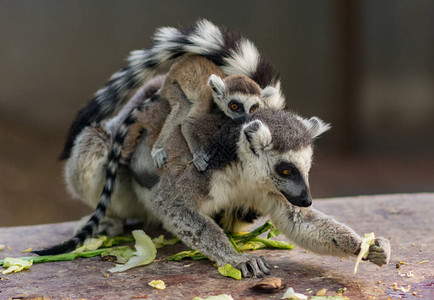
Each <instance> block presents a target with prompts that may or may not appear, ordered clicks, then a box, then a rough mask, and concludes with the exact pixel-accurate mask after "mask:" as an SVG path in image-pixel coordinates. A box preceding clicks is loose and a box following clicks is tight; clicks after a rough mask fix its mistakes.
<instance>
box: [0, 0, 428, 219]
mask: <svg viewBox="0 0 434 300" xmlns="http://www.w3.org/2000/svg"><path fill="white" fill-rule="evenodd" d="M198 18H207V19H209V20H211V21H212V22H214V23H216V24H218V25H227V26H229V27H231V28H234V29H237V30H238V31H240V32H242V33H243V35H244V36H246V37H248V38H249V39H250V40H252V41H253V42H254V43H255V44H256V46H257V47H258V48H259V50H260V52H261V53H263V54H264V55H265V56H266V57H267V58H268V59H269V60H270V61H271V62H272V63H273V64H274V65H275V67H276V68H277V69H278V70H279V71H280V72H281V76H282V86H283V91H284V93H285V95H286V98H287V101H288V104H289V106H290V107H291V108H292V109H293V110H295V111H296V112H298V113H300V114H302V115H304V116H306V117H308V116H313V115H316V116H319V117H320V118H322V119H324V120H326V121H328V122H331V123H332V126H333V129H332V130H331V131H330V132H328V133H326V134H324V135H323V136H322V137H321V138H320V139H319V141H318V143H317V147H316V152H315V164H314V166H313V169H312V172H311V189H312V194H313V196H314V197H315V198H324V197H338V196H352V195H361V194H384V193H413V192H434V133H433V128H434V1H430V0H426V1H417V0H414V1H404V0H401V1H395V0H393V1H392V0H385V1H375V0H367V1H354V0H340V1H322V0H318V1H288V0H282V1H273V0H268V1H253V0H249V1H226V0H221V1H213V2H211V1H199V0H188V1H186V0H184V1H182V2H181V1H174V0H173V1H132V0H129V1H115V0H103V1H102V0H101V1H85V0H81V1H55V0H52V1H48V0H39V1H31V0H28V1H13V0H10V1H9V0H2V1H0V43H1V44H0V226H13V225H29V224H39V223H49V222H59V221H67V220H75V219H78V218H79V217H81V216H83V215H85V214H87V213H89V212H90V211H91V210H90V209H88V208H87V207H85V206H84V205H82V204H81V203H80V202H78V201H74V200H72V199H71V197H70V196H69V195H68V194H67V192H66V189H65V185H64V183H63V178H62V172H63V171H62V168H63V163H62V162H59V161H58V160H57V157H58V155H59V154H60V152H61V150H62V147H63V143H64V139H65V136H66V132H67V130H68V128H69V125H70V124H71V122H72V120H73V119H74V117H75V114H76V113H77V111H78V110H79V109H80V108H81V107H82V106H83V105H84V104H85V103H86V102H87V101H88V100H90V99H91V98H92V96H93V93H94V92H95V91H96V90H97V89H99V88H100V87H102V86H103V85H104V84H105V83H106V81H107V79H108V78H109V77H110V75H111V74H112V73H113V72H115V71H116V70H118V69H119V68H121V67H122V66H124V64H125V58H126V57H127V55H128V53H129V52H130V51H131V50H134V49H138V48H143V47H148V46H149V45H150V37H151V35H152V34H153V32H154V30H155V28H156V27H161V26H187V25H189V24H192V23H193V22H195V21H196V20H197V19H198Z"/></svg>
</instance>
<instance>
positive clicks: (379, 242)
mask: <svg viewBox="0 0 434 300" xmlns="http://www.w3.org/2000/svg"><path fill="white" fill-rule="evenodd" d="M368 260H369V261H371V262H372V263H374V264H376V265H378V266H380V267H381V266H383V265H386V264H387V263H388V262H389V260H390V243H389V240H387V239H385V238H383V237H378V238H376V239H375V244H373V245H371V246H370V247H369V254H368Z"/></svg>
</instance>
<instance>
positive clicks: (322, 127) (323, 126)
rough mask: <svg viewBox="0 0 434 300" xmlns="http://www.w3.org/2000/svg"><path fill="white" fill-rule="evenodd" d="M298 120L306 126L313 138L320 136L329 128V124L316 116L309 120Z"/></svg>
mask: <svg viewBox="0 0 434 300" xmlns="http://www.w3.org/2000/svg"><path fill="white" fill-rule="evenodd" d="M300 121H302V122H303V124H304V126H306V127H307V130H308V131H309V134H310V136H311V137H312V138H313V139H314V138H316V137H318V136H320V135H321V134H323V133H324V132H326V131H327V130H329V129H330V128H331V126H330V124H328V123H325V122H324V121H323V120H321V119H320V118H318V117H312V118H310V119H309V120H308V119H304V118H300Z"/></svg>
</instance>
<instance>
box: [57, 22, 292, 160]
mask: <svg viewBox="0 0 434 300" xmlns="http://www.w3.org/2000/svg"><path fill="white" fill-rule="evenodd" d="M191 54H196V55H201V56H204V57H206V58H208V59H209V60H211V61H212V62H214V63H215V64H217V65H218V66H220V67H221V68H222V70H223V72H224V73H225V74H226V75H233V74H242V75H246V76H249V77H250V78H252V79H253V80H254V81H256V82H257V83H258V84H259V85H260V86H261V88H265V87H266V86H269V85H271V86H273V87H275V88H276V89H277V90H278V91H279V93H277V94H276V96H275V97H274V98H275V99H273V100H272V99H269V100H267V102H268V103H269V106H270V103H275V105H274V106H275V107H276V108H282V107H283V106H284V98H283V96H282V94H281V93H280V81H279V74H278V73H277V72H276V71H275V70H274V68H273V67H272V66H271V65H270V64H269V63H268V62H267V61H266V60H265V59H264V58H263V57H262V56H261V55H260V54H259V52H258V50H257V49H256V47H255V46H254V45H253V43H252V42H250V41H249V40H247V39H245V38H243V37H242V36H240V35H239V34H237V33H235V32H233V31H230V30H228V29H226V28H219V27H217V26H216V25H214V24H212V23H211V22H209V21H207V20H200V21H198V22H197V23H196V24H195V25H194V26H192V27H190V28H186V29H177V28H173V27H163V28H160V29H158V30H157V31H156V33H155V35H154V38H153V45H152V46H151V48H149V49H142V50H137V51H133V52H131V54H130V56H129V58H128V65H127V66H126V67H125V68H123V69H121V70H119V71H118V72H117V73H115V74H113V76H112V77H111V78H110V80H109V82H108V83H107V85H106V86H105V87H103V88H102V89H100V90H99V91H97V92H96V94H95V97H94V99H92V100H91V101H90V102H89V103H88V104H87V105H86V106H85V107H84V108H83V109H81V110H80V111H79V113H78V115H77V117H76V119H75V120H74V122H73V123H72V125H71V128H70V129H69V132H68V137H67V141H66V143H65V147H64V149H63V152H62V154H61V156H60V158H61V159H66V158H68V157H69V156H70V152H71V148H72V146H73V144H74V140H75V138H76V136H77V135H78V134H79V133H80V132H81V130H82V129H83V128H84V127H86V126H89V125H90V124H91V123H94V122H96V123H98V122H101V121H102V120H104V119H105V118H107V117H109V116H110V115H112V114H113V113H114V112H116V110H117V109H118V108H119V107H121V106H122V105H123V104H124V102H125V101H126V99H128V97H129V96H130V95H131V94H132V92H133V91H134V90H135V89H136V88H137V87H139V86H140V85H142V83H143V82H145V81H146V80H148V79H149V78H151V77H153V76H154V75H156V74H157V73H160V72H162V71H165V70H166V69H167V67H170V66H171V65H172V64H173V63H174V62H175V61H176V60H177V59H178V58H180V57H181V56H183V55H191Z"/></svg>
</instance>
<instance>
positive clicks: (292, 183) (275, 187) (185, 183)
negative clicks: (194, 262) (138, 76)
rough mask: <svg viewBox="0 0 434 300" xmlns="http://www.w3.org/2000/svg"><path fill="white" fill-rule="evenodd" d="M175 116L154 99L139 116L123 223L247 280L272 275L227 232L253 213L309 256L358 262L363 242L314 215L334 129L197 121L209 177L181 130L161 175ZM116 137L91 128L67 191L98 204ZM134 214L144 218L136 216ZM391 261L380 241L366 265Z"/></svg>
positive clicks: (284, 122) (289, 118) (120, 181)
mask: <svg viewBox="0 0 434 300" xmlns="http://www.w3.org/2000/svg"><path fill="white" fill-rule="evenodd" d="M169 111H170V105H169V104H168V103H167V101H166V100H165V99H154V101H150V102H148V103H147V104H146V107H145V109H144V110H143V112H142V115H141V118H142V120H143V123H142V126H143V128H144V133H143V135H142V137H141V139H140V142H139V144H138V145H137V148H136V151H135V152H134V154H133V157H132V158H131V164H130V170H131V173H127V172H124V173H123V174H120V176H118V178H117V182H116V186H117V188H116V190H117V191H116V192H115V194H114V195H113V202H112V204H113V206H112V207H111V208H112V211H114V210H115V212H116V213H117V214H118V216H122V215H123V216H124V217H125V216H137V215H138V214H142V218H144V217H143V216H144V215H146V220H148V221H150V222H156V223H162V224H163V226H164V227H165V228H166V229H168V230H169V231H171V232H172V233H174V234H175V235H176V236H178V237H179V238H180V239H181V240H182V241H183V242H184V243H185V244H186V245H187V246H189V247H192V248H194V249H197V250H199V251H201V252H202V253H204V254H205V255H207V256H208V257H209V258H210V259H212V260H214V261H216V262H217V264H218V265H224V264H226V263H230V264H232V265H233V266H235V267H237V268H239V269H240V270H241V271H242V273H243V275H244V276H246V277H249V276H252V275H255V276H262V275H263V274H267V273H269V271H270V270H269V267H268V266H267V264H266V263H265V261H264V259H263V258H260V257H257V256H255V255H253V254H239V253H236V252H235V250H234V249H233V247H232V245H231V244H230V243H229V241H228V240H227V237H226V235H225V234H224V231H223V229H224V230H226V231H233V230H237V229H239V226H240V225H242V224H243V223H244V222H245V221H247V220H248V219H249V218H250V216H252V215H265V216H269V217H270V219H271V220H272V222H273V223H274V224H275V226H276V227H277V228H278V229H279V230H281V231H282V232H283V233H284V234H285V235H286V236H287V237H288V239H290V240H292V241H293V242H295V243H296V244H298V245H300V246H302V247H304V248H307V249H309V250H311V251H314V252H317V253H320V254H329V255H337V256H348V255H356V253H357V252H358V251H359V247H360V242H361V238H360V237H359V236H358V235H357V234H356V233H355V232H354V231H353V230H351V229H350V228H348V227H347V226H345V225H343V224H341V223H339V222H337V221H335V220H334V219H332V218H330V217H328V216H326V215H324V214H322V213H320V212H318V211H316V210H315V209H313V208H310V207H308V206H309V205H310V203H311V199H310V193H309V184H308V172H309V169H310V165H311V157H312V141H313V139H314V138H316V137H317V136H318V135H320V134H321V133H322V132H324V131H325V130H327V129H328V126H327V125H326V124H324V123H323V122H322V121H320V120H319V119H317V118H311V119H309V120H306V119H303V118H301V117H299V116H297V115H295V114H293V113H291V112H285V111H276V110H270V109H260V110H258V111H257V112H255V113H253V114H252V115H251V116H250V119H249V120H247V122H246V123H244V124H237V123H234V122H233V120H231V119H229V118H227V117H225V116H222V114H220V115H218V114H217V115H204V116H202V117H201V118H200V119H198V120H197V122H198V123H199V124H200V125H201V130H199V131H198V134H199V139H200V140H201V141H202V143H203V144H204V145H206V146H207V149H214V151H211V156H210V160H209V168H208V170H207V171H205V172H199V171H198V170H197V169H196V168H195V167H194V166H193V165H188V162H189V161H190V160H191V159H192V155H191V153H190V150H189V148H188V145H187V144H186V142H185V139H184V138H183V135H182V134H181V131H180V128H179V127H177V129H176V130H175V131H174V132H173V133H172V135H171V136H170V138H169V139H168V145H167V154H168V161H167V164H166V165H165V166H164V168H162V169H160V170H159V173H157V172H156V170H155V168H154V166H153V163H152V157H151V155H150V151H151V149H152V146H153V143H154V142H155V140H156V138H157V136H158V134H159V130H160V129H161V127H162V125H163V123H164V120H165V117H167V115H168V113H169ZM145 120H147V122H145ZM108 124H110V122H108ZM110 134H111V133H110V130H108V129H107V126H106V124H102V125H101V126H94V127H89V128H86V129H85V130H84V131H83V132H82V133H81V134H80V135H79V136H78V137H77V143H76V144H75V146H74V148H73V149H72V156H71V159H70V160H69V161H68V165H69V166H68V173H67V174H66V175H67V177H66V178H67V181H68V183H69V186H70V189H72V190H73V191H74V192H75V193H76V194H78V195H80V196H81V197H83V198H84V199H85V200H86V201H88V202H91V201H93V203H95V202H98V199H99V197H98V196H99V194H98V192H100V191H101V183H102V181H103V179H104V171H105V167H106V160H107V153H108V148H107V144H108V143H109V140H110ZM125 168H126V167H125ZM137 170H138V171H139V172H137ZM158 174H159V180H158V179H157V180H158V181H157V180H156V181H154V182H153V184H154V185H153V186H152V188H150V185H149V186H144V185H141V184H140V180H135V179H133V178H140V177H142V179H146V177H150V176H153V177H154V178H158ZM148 184H149V182H148ZM95 191H97V192H96V193H95ZM126 191H128V192H126ZM124 192H126V193H124ZM95 195H96V197H95ZM92 197H93V198H92ZM131 204H133V205H131ZM140 205H142V206H141V207H142V208H141V209H138V207H140ZM297 206H302V207H297ZM132 207H135V208H136V209H138V210H136V211H134V212H133V211H132V210H131V209H132ZM219 225H220V226H219ZM222 228H223V229H222ZM72 243H73V244H74V241H73V242H72ZM389 256H390V246H389V242H388V241H387V240H386V239H384V238H377V239H376V244H375V245H373V246H371V249H370V254H369V257H368V259H369V260H370V261H372V262H374V263H376V264H378V265H383V264H385V263H387V262H388V260H389Z"/></svg>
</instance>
